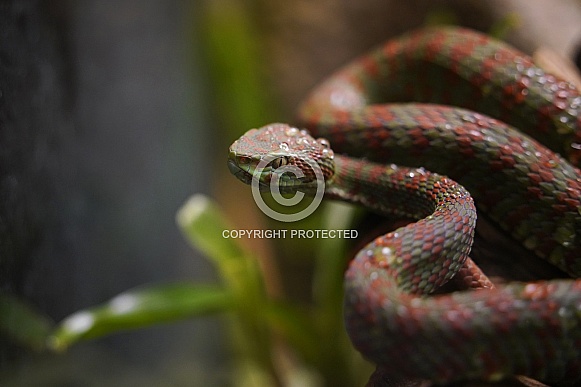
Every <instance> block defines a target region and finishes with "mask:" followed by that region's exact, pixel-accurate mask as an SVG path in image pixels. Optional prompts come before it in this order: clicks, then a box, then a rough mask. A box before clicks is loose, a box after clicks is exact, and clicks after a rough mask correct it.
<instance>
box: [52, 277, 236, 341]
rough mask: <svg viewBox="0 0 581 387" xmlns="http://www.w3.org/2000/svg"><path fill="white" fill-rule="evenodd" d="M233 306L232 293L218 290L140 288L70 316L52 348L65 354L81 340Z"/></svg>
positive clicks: (185, 285) (186, 286) (202, 287)
mask: <svg viewBox="0 0 581 387" xmlns="http://www.w3.org/2000/svg"><path fill="white" fill-rule="evenodd" d="M232 306H233V302H232V297H231V295H230V293H229V292H227V291H225V290H223V289H221V288H218V287H215V286H205V285H194V284H189V283H174V284H167V285H157V286H153V287H148V288H138V289H135V290H131V291H128V292H124V293H121V294H120V295H118V296H116V297H115V298H113V299H111V300H110V301H109V302H107V303H105V304H103V305H100V306H96V307H94V308H90V309H86V310H81V311H78V312H76V313H74V314H72V315H70V316H69V317H67V318H66V319H64V320H63V321H62V322H61V323H60V324H59V325H58V327H57V329H56V330H55V332H54V333H53V335H52V336H51V337H50V341H49V346H50V348H51V349H53V350H57V351H62V350H65V349H66V348H67V347H69V346H70V345H72V344H74V343H76V342H78V341H81V340H88V339H92V338H96V337H99V336H103V335H106V334H110V333H116V332H119V331H122V330H126V329H137V328H142V327H145V326H149V325H154V324H159V323H164V322H170V321H175V320H178V319H183V318H187V317H193V316H199V315H206V314H210V313H217V312H224V311H229V310H231V309H232Z"/></svg>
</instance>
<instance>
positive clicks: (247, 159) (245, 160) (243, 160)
mask: <svg viewBox="0 0 581 387" xmlns="http://www.w3.org/2000/svg"><path fill="white" fill-rule="evenodd" d="M238 163H240V164H249V163H250V157H246V156H240V158H239V159H238Z"/></svg>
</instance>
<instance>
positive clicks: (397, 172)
mask: <svg viewBox="0 0 581 387" xmlns="http://www.w3.org/2000/svg"><path fill="white" fill-rule="evenodd" d="M394 101H402V102H398V103H395V102H394ZM410 101H413V102H410ZM437 104H438V105H437ZM440 104H442V105H440ZM444 104H445V105H444ZM447 105H454V106H455V107H450V106H447ZM468 109H469V110H468ZM475 111H478V113H476V112H475ZM492 117H494V118H492ZM299 126H300V127H301V128H306V129H307V130H308V131H307V130H303V129H297V128H295V127H292V126H289V125H286V124H271V125H268V126H265V127H263V128H260V129H253V130H250V131H249V132H248V133H246V134H245V135H244V136H242V137H241V138H240V139H239V140H237V141H236V142H234V143H233V144H232V146H231V147H230V155H229V159H228V160H229V161H228V162H229V167H230V170H231V171H232V172H233V173H234V174H235V175H236V176H237V177H238V178H239V179H240V180H242V181H244V182H246V183H250V182H251V181H252V179H253V178H254V179H258V180H259V181H260V183H261V185H262V186H263V187H267V185H268V183H270V181H271V180H276V182H277V183H278V185H279V187H281V188H282V190H283V191H284V190H286V191H293V192H294V191H296V190H297V189H300V190H303V191H304V192H307V193H309V192H310V193H313V192H314V188H313V187H314V186H315V184H316V181H315V180H316V179H315V178H314V175H313V173H312V171H309V166H308V164H306V163H305V162H304V160H315V161H316V162H317V163H318V165H319V166H320V168H321V170H322V172H323V175H324V177H325V184H326V188H325V195H326V196H327V197H330V198H333V199H341V200H346V201H350V202H354V203H358V204H362V205H364V206H367V207H368V208H370V209H371V210H374V211H378V212H380V213H385V214H396V215H400V216H405V217H413V218H415V219H417V220H418V221H417V222H415V223H411V224H409V225H407V226H405V227H402V228H399V229H397V230H395V231H393V232H390V233H388V234H387V235H384V236H381V237H378V238H377V239H375V240H374V241H373V242H371V243H369V244H368V245H367V246H365V247H364V248H363V249H362V250H361V251H359V253H358V254H357V255H356V257H355V258H354V260H353V261H352V262H351V263H350V266H349V269H348V270H347V273H346V275H345V301H344V302H345V306H344V309H345V323H346V327H347V330H348V333H349V336H350V338H351V341H352V342H353V344H354V346H355V347H356V348H357V349H358V350H359V351H360V352H361V353H362V354H363V355H364V356H365V357H366V358H368V359H369V360H371V361H373V362H375V363H377V364H379V365H380V366H381V367H382V370H383V372H384V373H385V374H387V375H393V376H394V377H413V378H423V379H429V380H431V381H434V382H437V383H445V382H452V381H457V380H464V379H485V380H498V379H501V378H504V377H506V376H509V375H526V376H530V377H533V378H535V379H539V380H543V381H547V382H551V383H580V382H581V280H574V279H571V280H551V281H541V282H534V283H519V282H513V283H508V284H506V285H501V286H498V287H491V286H489V285H487V284H484V287H486V288H487V289H480V290H466V291H460V292H454V293H450V294H438V295H431V296H430V295H428V294H429V293H431V292H433V291H434V290H435V289H437V288H438V287H439V286H441V285H442V284H444V283H445V282H446V281H448V280H449V279H450V278H451V277H453V276H454V275H455V273H456V272H457V271H458V270H460V269H461V268H466V267H472V263H471V262H470V261H469V258H468V254H469V252H470V248H471V243H472V240H473V233H474V225H475V222H476V210H475V208H474V204H473V202H472V198H471V197H470V195H472V197H473V198H474V201H475V203H476V206H477V208H478V210H479V211H482V212H483V213H484V214H486V216H487V217H489V218H490V219H492V220H493V221H494V222H496V224H498V226H499V227H500V228H502V229H503V230H505V232H506V233H509V234H510V235H512V237H513V238H514V239H515V240H516V241H518V242H520V243H521V244H522V245H523V246H525V247H526V248H527V249H528V250H530V251H531V254H536V255H537V256H538V257H541V258H544V259H546V260H547V261H549V262H551V263H552V264H554V265H555V266H557V267H559V268H560V269H561V270H563V271H565V272H566V273H567V274H569V275H570V276H571V277H574V278H577V277H580V276H581V172H580V171H579V170H578V169H577V167H578V166H579V165H580V164H581V96H580V94H579V92H578V91H577V90H576V89H575V87H573V86H572V85H571V84H569V83H568V82H566V81H564V80H561V79H559V78H558V77H557V76H554V75H551V74H548V73H546V72H545V71H543V70H541V69H540V68H538V67H536V66H535V65H534V64H533V62H532V60H531V59H530V58H529V57H528V56H526V55H525V54H522V53H520V52H518V51H517V50H515V49H513V48H511V47H509V46H508V45H506V44H505V43H501V42H498V41H495V40H493V39H491V38H489V37H487V36H486V35H482V34H480V33H477V32H474V31H471V30H467V29H463V28H454V27H439V28H426V29H422V30H418V31H415V32H411V33H408V34H406V35H404V36H402V37H400V38H397V39H394V40H391V41H389V42H387V43H386V44H384V45H383V46H381V47H379V48H377V49H375V50H374V51H372V52H371V53H369V54H367V55H365V56H363V57H361V58H359V59H357V60H355V61H354V62H352V63H350V64H348V65H347V66H345V67H344V68H342V69H340V70H339V71H338V72H336V73H335V74H333V75H332V76H331V77H329V78H328V79H327V80H325V81H324V82H323V83H322V84H321V85H320V86H318V87H316V88H315V89H314V91H313V92H312V93H311V94H310V96H309V97H308V98H307V99H306V100H305V101H304V103H303V104H302V105H301V107H300V109H299ZM515 128H518V130H519V131H517V129H515ZM309 132H310V134H309ZM523 132H525V133H526V134H523ZM311 135H313V136H316V137H319V136H320V137H324V138H325V139H321V138H319V139H315V138H314V137H311ZM533 138H534V139H533ZM541 143H543V144H544V145H541ZM329 144H332V148H333V150H331V148H330V145H329ZM549 148H550V149H551V150H549ZM554 152H555V153H554ZM559 154H560V155H559ZM345 155H349V156H345ZM561 155H562V156H561ZM266 156H268V157H271V158H273V159H274V161H273V162H271V163H270V164H269V167H267V168H265V169H260V170H257V168H256V167H257V164H258V163H259V162H260V161H261V160H264V158H265V157H266ZM352 157H357V158H352ZM564 158H567V159H568V161H565V159H564ZM395 164H398V165H405V166H406V167H398V166H396V165H395ZM283 165H294V166H298V167H300V168H302V169H303V170H304V172H305V173H304V176H303V177H302V178H300V179H296V178H292V176H288V174H277V173H276V169H277V168H278V167H280V166H283ZM424 168H425V169H424ZM428 171H431V172H428ZM445 176H447V177H445ZM451 179H454V181H458V182H459V183H460V184H462V186H460V185H459V184H457V183H455V182H454V181H453V180H451ZM463 187H465V188H463ZM468 192H469V193H470V195H469V194H468ZM481 285H482V284H481Z"/></svg>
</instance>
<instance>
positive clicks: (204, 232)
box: [176, 194, 265, 309]
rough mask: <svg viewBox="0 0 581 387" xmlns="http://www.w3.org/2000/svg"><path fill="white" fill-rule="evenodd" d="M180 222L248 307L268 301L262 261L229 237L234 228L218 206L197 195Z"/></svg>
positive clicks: (194, 244) (197, 246)
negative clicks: (265, 298)
mask: <svg viewBox="0 0 581 387" xmlns="http://www.w3.org/2000/svg"><path fill="white" fill-rule="evenodd" d="M176 220H177V223H178V225H179V226H180V229H181V230H182V233H183V234H184V235H185V237H186V239H187V240H188V241H189V242H190V244H191V245H192V246H193V247H195V248H197V249H198V250H200V251H201V252H202V253H204V255H206V256H207V257H208V258H209V259H210V260H211V261H212V262H213V263H214V264H215V265H216V267H217V268H218V270H219V272H220V274H221V276H222V278H223V280H224V283H225V286H226V287H227V288H228V289H230V290H231V291H232V292H233V294H235V295H236V296H237V297H238V298H239V300H240V301H241V302H246V303H247V305H246V306H247V307H248V308H251V309H252V308H253V305H254V304H255V303H256V302H258V301H259V300H261V299H264V297H265V294H264V289H263V279H262V274H261V272H260V268H259V265H258V260H257V258H256V257H255V256H253V255H252V253H251V252H249V251H246V250H245V249H244V248H243V247H242V246H241V245H240V242H239V241H240V240H239V239H233V238H227V237H225V234H224V233H225V232H227V231H228V230H230V229H232V227H231V226H230V224H229V222H228V221H227V218H226V216H225V215H224V214H223V213H222V211H221V210H220V208H219V207H218V206H217V205H216V203H215V202H214V201H213V200H212V199H210V198H208V197H207V196H205V195H202V194H196V195H193V196H192V197H191V198H190V199H189V200H188V201H187V202H186V203H185V204H184V205H183V206H182V208H180V210H179V211H178V214H177V216H176Z"/></svg>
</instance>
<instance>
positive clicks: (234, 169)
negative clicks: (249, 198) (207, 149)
mask: <svg viewBox="0 0 581 387" xmlns="http://www.w3.org/2000/svg"><path fill="white" fill-rule="evenodd" d="M228 169H229V170H230V173H232V174H233V175H234V176H236V178H237V179H238V180H240V181H241V182H243V183H244V184H248V185H250V184H252V180H253V179H255V180H256V181H257V182H258V188H259V190H260V191H267V190H269V189H270V185H269V184H266V183H265V182H263V181H261V180H260V179H258V178H254V177H253V175H252V174H251V173H250V172H248V171H246V170H244V169H243V168H241V167H240V165H238V163H236V161H235V160H232V159H228Z"/></svg>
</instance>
